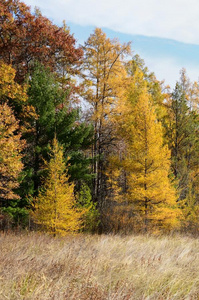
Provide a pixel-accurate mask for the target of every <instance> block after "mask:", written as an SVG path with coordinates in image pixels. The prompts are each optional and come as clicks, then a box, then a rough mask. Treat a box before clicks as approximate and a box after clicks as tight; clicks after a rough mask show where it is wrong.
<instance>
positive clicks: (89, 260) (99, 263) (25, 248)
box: [0, 233, 199, 300]
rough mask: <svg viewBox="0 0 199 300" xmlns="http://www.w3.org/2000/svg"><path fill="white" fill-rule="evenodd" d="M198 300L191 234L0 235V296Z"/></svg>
mask: <svg viewBox="0 0 199 300" xmlns="http://www.w3.org/2000/svg"><path fill="white" fill-rule="evenodd" d="M4 299H9V300H12V299H13V300H18V299H24V300H29V299H31V300H32V299H33V300H35V299H39V300H47V299H48V300H50V299H54V300H61V299H66V300H67V299H74V300H80V299H82V300H90V299H93V300H102V299H103V300H106V299H111V300H119V299H122V300H124V299H125V300H127V299H128V300H129V299H132V300H137V299H140V300H141V299H143V300H144V299H147V300H149V299H154V300H160V299H161V300H166V299H180V300H183V299H186V300H188V299H191V300H192V299H197V300H198V299H199V240H197V239H193V238H190V237H182V236H175V237H147V236H141V235H140V236H125V237H121V236H110V235H107V236H106V235H100V236H97V235H93V236H92V235H78V236H68V237H65V238H53V237H49V236H47V235H39V234H36V233H31V234H29V235H28V234H27V235H26V234H23V235H14V234H8V235H4V234H0V300H4Z"/></svg>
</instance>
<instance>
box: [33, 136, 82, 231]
mask: <svg viewBox="0 0 199 300" xmlns="http://www.w3.org/2000/svg"><path fill="white" fill-rule="evenodd" d="M51 155H52V156H51V159H50V162H49V163H48V164H47V171H48V176H47V178H46V180H45V182H44V185H43V188H42V189H41V190H40V191H39V195H38V197H36V198H35V199H34V201H35V207H34V212H33V218H34V219H35V221H36V223H38V224H40V225H41V227H42V229H43V230H45V231H47V232H48V233H50V234H53V235H62V236H64V235H66V234H67V233H69V232H77V231H78V230H79V229H80V228H81V221H80V218H81V216H82V214H83V213H84V212H83V210H82V211H79V210H78V209H77V208H75V205H76V202H75V196H74V184H72V183H69V182H68V179H69V178H68V176H67V175H66V173H65V171H66V167H65V164H64V159H63V149H62V147H60V146H59V145H58V142H57V140H56V138H55V139H54V141H53V148H52V154H51Z"/></svg>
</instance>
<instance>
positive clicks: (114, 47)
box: [83, 28, 131, 207]
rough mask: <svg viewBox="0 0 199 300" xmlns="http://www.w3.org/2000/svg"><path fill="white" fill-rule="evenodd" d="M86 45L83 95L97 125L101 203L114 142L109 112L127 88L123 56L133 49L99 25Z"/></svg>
mask: <svg viewBox="0 0 199 300" xmlns="http://www.w3.org/2000/svg"><path fill="white" fill-rule="evenodd" d="M83 49H84V71H85V72H84V94H83V97H84V99H85V100H86V101H88V103H89V105H90V108H91V109H90V120H91V121H92V123H93V126H94V143H93V149H92V155H93V166H92V168H93V170H92V171H93V173H94V174H96V177H95V178H94V179H93V200H95V201H96V202H97V203H98V206H99V207H101V206H103V205H102V203H103V201H104V199H105V196H106V193H105V189H106V181H105V176H104V172H105V161H106V156H107V153H108V152H110V148H111V145H112V142H113V127H112V124H111V122H110V116H111V114H113V113H114V110H115V107H116V104H117V101H118V99H119V98H120V97H121V93H123V91H124V80H123V79H124V78H125V77H126V70H125V67H124V57H125V56H126V55H129V54H130V52H131V50H130V44H129V43H128V44H123V45H122V44H120V42H119V41H118V40H117V39H113V40H111V39H110V38H108V37H107V36H106V34H105V33H104V32H103V31H102V30H101V29H100V28H96V29H95V31H94V33H93V34H91V35H90V37H89V38H88V40H87V41H86V43H85V45H84V47H83Z"/></svg>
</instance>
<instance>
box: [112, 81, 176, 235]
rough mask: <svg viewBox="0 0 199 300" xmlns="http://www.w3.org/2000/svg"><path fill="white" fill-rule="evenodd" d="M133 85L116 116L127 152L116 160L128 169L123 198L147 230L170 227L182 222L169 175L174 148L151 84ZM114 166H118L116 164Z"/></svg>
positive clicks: (118, 165) (141, 225) (120, 168)
mask: <svg viewBox="0 0 199 300" xmlns="http://www.w3.org/2000/svg"><path fill="white" fill-rule="evenodd" d="M130 89H131V90H130V91H129V92H128V93H127V99H126V101H125V103H123V106H120V115H119V117H118V116H117V117H116V120H117V121H119V120H118V118H120V121H119V123H118V135H119V136H120V137H122V140H123V143H124V144H125V154H124V153H123V155H120V158H119V157H118V159H117V160H116V159H115V163H114V165H115V168H118V169H119V170H120V173H121V172H125V177H126V179H125V180H126V184H125V185H126V188H125V189H126V193H125V194H126V195H125V194H123V198H125V200H126V201H128V203H131V204H132V211H133V214H134V219H135V223H136V222H137V223H139V226H137V225H138V224H137V225H136V226H137V227H139V228H141V229H144V231H145V232H146V231H149V230H150V231H151V230H153V231H155V230H159V229H161V228H162V229H164V230H170V229H172V228H174V227H176V226H177V225H178V218H177V216H178V215H179V214H180V212H179V210H178V208H177V206H176V200H177V197H176V192H175V190H174V188H173V187H172V185H171V181H170V179H169V172H170V151H169V150H168V147H167V145H164V142H163V132H162V125H161V123H160V122H158V120H157V117H156V113H155V107H154V105H153V101H152V99H151V97H150V95H149V93H148V91H147V86H146V85H144V82H143V84H142V88H141V89H139V91H137V87H136V85H133V86H132V85H130ZM122 109H123V111H124V113H123V114H122ZM111 159H112V160H113V157H112V158H111ZM111 167H112V168H114V166H113V164H112V166H111ZM123 190H124V189H123ZM120 199H121V196H120Z"/></svg>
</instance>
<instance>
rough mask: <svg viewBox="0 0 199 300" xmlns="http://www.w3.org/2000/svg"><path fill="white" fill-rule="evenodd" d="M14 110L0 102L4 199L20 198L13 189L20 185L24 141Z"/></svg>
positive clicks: (0, 194) (0, 183) (0, 176)
mask: <svg viewBox="0 0 199 300" xmlns="http://www.w3.org/2000/svg"><path fill="white" fill-rule="evenodd" d="M18 128H19V125H18V122H17V121H16V119H15V116H14V114H13V111H12V110H11V108H10V107H9V106H8V105H7V104H6V103H4V104H0V197H1V198H3V199H16V198H19V197H18V196H17V195H15V194H14V193H13V189H15V188H17V187H18V186H19V183H18V181H17V179H18V177H19V174H20V172H21V171H22V168H23V164H22V162H21V158H22V154H21V151H22V149H23V148H24V141H23V140H21V139H20V138H21V134H19V133H17V130H18Z"/></svg>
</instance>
